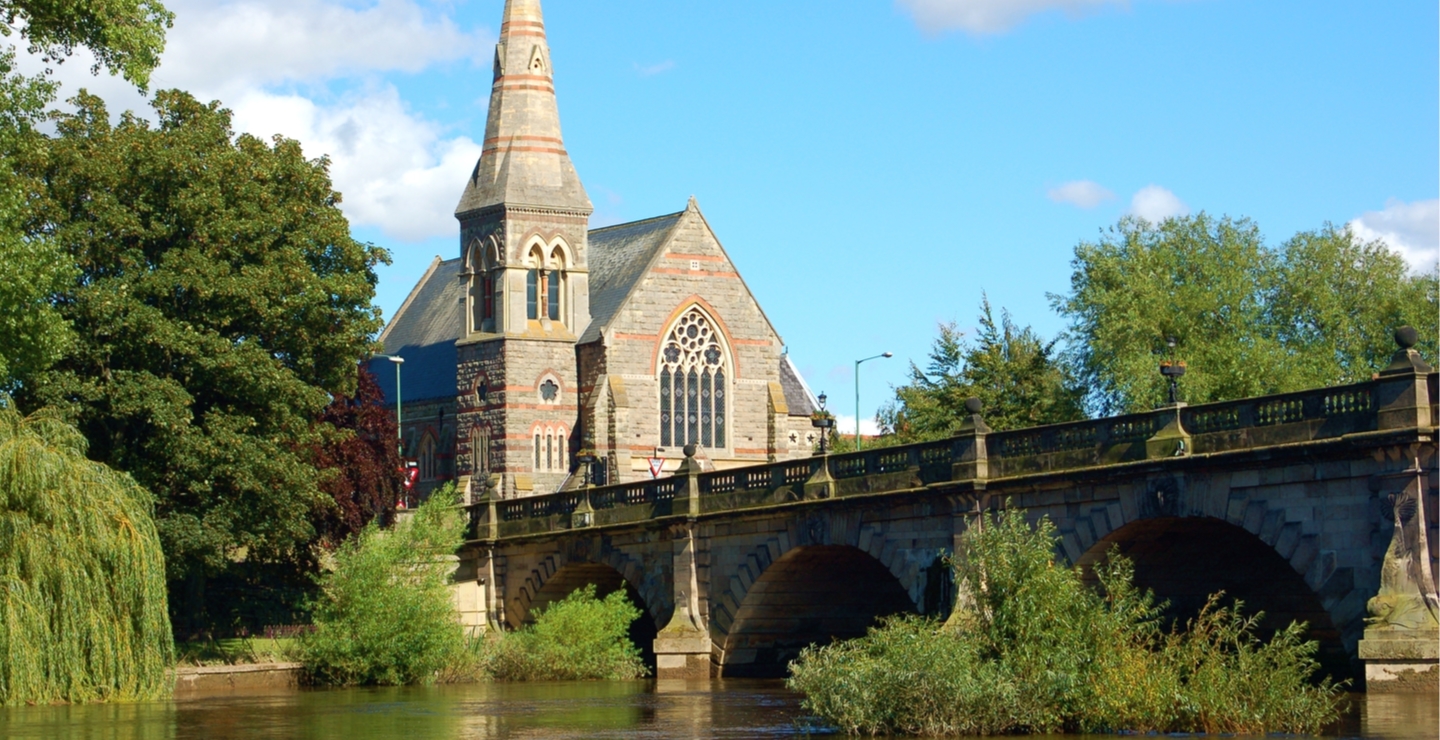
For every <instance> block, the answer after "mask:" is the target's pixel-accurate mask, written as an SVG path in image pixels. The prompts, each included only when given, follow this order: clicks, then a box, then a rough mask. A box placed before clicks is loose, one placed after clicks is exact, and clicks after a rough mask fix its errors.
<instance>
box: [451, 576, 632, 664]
mask: <svg viewBox="0 0 1440 740" xmlns="http://www.w3.org/2000/svg"><path fill="white" fill-rule="evenodd" d="M639 617H640V609H638V608H637V607H636V606H635V605H634V604H631V603H630V600H629V599H628V598H626V596H625V592H624V591H615V592H613V593H611V594H610V595H609V596H606V597H605V598H603V599H600V598H597V597H596V596H595V586H594V584H591V585H587V586H585V587H584V588H581V589H579V590H576V591H574V592H572V593H571V594H570V595H569V596H566V597H565V598H564V599H561V600H560V601H557V602H555V603H553V604H551V605H550V606H549V607H548V608H545V609H542V610H541V611H540V612H539V613H538V614H536V616H535V622H534V623H532V624H528V625H525V626H524V627H522V628H520V629H519V630H517V631H515V632H510V633H502V634H498V635H496V636H492V637H489V638H487V639H485V640H484V641H483V642H482V643H481V645H480V646H479V651H480V652H479V655H480V665H481V666H482V670H483V671H484V673H486V674H488V675H489V676H491V677H493V678H496V679H499V680H503V681H576V680H587V679H609V680H625V679H631V678H639V677H641V676H644V675H646V674H647V673H648V671H647V670H646V668H645V664H644V663H643V662H642V661H641V659H640V651H639V650H638V649H637V648H636V647H635V644H634V643H633V642H631V641H630V638H629V634H628V633H629V629H630V623H631V622H634V621H635V620H636V619H637V618H639Z"/></svg>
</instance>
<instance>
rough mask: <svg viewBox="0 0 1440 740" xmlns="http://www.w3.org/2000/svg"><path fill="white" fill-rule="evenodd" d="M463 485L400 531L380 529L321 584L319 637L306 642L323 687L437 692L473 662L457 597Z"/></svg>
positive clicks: (429, 503)
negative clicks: (452, 671) (407, 687)
mask: <svg viewBox="0 0 1440 740" xmlns="http://www.w3.org/2000/svg"><path fill="white" fill-rule="evenodd" d="M455 501H456V496H455V487H454V485H453V484H451V485H447V486H446V487H445V488H442V489H440V490H439V491H436V492H435V493H434V494H433V495H431V496H430V498H429V499H427V500H426V501H425V503H423V504H421V505H420V506H419V507H418V508H417V509H415V512H414V514H413V515H412V516H410V517H407V518H406V519H404V520H402V521H400V522H398V523H397V524H396V525H395V526H394V527H392V528H390V529H381V528H380V527H379V525H378V524H377V523H376V522H371V523H370V524H368V525H366V526H365V528H364V529H362V530H361V531H360V533H359V535H358V536H356V537H354V538H352V539H350V540H348V541H346V542H345V543H344V544H343V545H341V547H340V549H339V550H338V551H336V553H335V570H334V571H333V572H331V573H328V574H325V575H324V576H322V577H321V579H320V587H321V596H320V599H319V601H318V603H317V604H316V607H315V628H316V629H315V632H313V633H311V634H309V635H306V636H304V638H303V639H302V640H301V643H300V652H301V660H302V661H303V662H304V663H305V667H306V669H307V670H308V671H309V672H310V674H311V676H313V677H314V678H315V679H316V680H317V681H319V682H320V683H324V684H332V685H338V686H352V685H356V684H382V685H403V684H413V683H429V682H431V681H433V680H435V678H436V676H437V674H438V673H439V672H440V671H442V670H445V669H448V668H452V667H454V666H455V665H457V664H458V663H460V662H463V661H464V660H465V659H466V652H467V651H466V648H465V636H464V634H463V632H462V631H461V627H460V620H459V618H458V616H457V614H456V612H455V605H454V602H453V600H452V598H451V596H450V586H449V583H450V574H451V573H452V572H453V571H454V570H455V564H454V560H453V558H452V556H453V555H454V553H455V550H456V549H457V548H458V547H459V546H460V543H461V540H462V537H463V535H464V528H465V520H464V518H463V517H462V516H461V515H460V513H459V512H458V511H457V510H456V509H455Z"/></svg>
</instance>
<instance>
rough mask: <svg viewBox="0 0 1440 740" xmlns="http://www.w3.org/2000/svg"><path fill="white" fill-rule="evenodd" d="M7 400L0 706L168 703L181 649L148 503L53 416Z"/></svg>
mask: <svg viewBox="0 0 1440 740" xmlns="http://www.w3.org/2000/svg"><path fill="white" fill-rule="evenodd" d="M5 400H6V399H4V397H3V396H0V705H4V704H20V703H31V702H45V703H50V702H57V701H72V702H78V701H105V700H134V699H146V698H153V697H157V696H161V695H164V694H165V693H167V692H168V690H169V687H168V686H167V684H166V680H165V678H166V676H165V674H166V669H167V668H168V667H169V665H170V664H171V663H172V662H173V658H174V651H175V647H174V643H173V642H172V641H171V637H170V618H169V616H168V614H167V611H166V604H165V562H164V559H163V557H162V555H161V552H160V539H159V535H158V534H157V532H156V529H155V523H154V520H153V519H152V518H151V513H150V507H151V502H150V495H149V494H148V493H147V492H146V491H145V490H144V489H142V488H140V486H138V485H136V484H135V482H134V481H133V480H131V479H130V477H129V476H127V475H124V474H122V473H117V472H115V471H112V470H110V469H109V468H107V467H105V466H104V465H101V464H99V463H96V462H92V461H90V460H87V459H86V458H85V448H86V445H85V438H84V437H83V436H81V434H80V433H79V432H78V431H76V430H75V429H74V428H73V427H71V426H69V425H68V424H66V423H65V422H64V421H63V420H61V419H60V417H59V416H58V415H56V414H55V413H53V412H50V411H41V412H38V413H36V414H34V415H31V416H29V417H24V416H21V415H20V414H19V413H18V412H16V411H15V410H14V409H13V408H11V407H9V405H8V404H6V403H5Z"/></svg>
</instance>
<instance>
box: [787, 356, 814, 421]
mask: <svg viewBox="0 0 1440 740" xmlns="http://www.w3.org/2000/svg"><path fill="white" fill-rule="evenodd" d="M780 390H782V391H784V392H785V404H786V405H787V406H789V407H790V415H791V416H809V415H811V414H813V413H815V411H816V410H817V409H819V408H820V401H819V400H817V399H816V398H815V394H814V393H811V392H810V386H808V385H806V384H805V379H804V378H802V377H800V371H799V370H796V369H795V364H794V363H792V362H791V361H790V355H784V356H782V357H781V358H780Z"/></svg>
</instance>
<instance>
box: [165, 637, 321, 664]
mask: <svg viewBox="0 0 1440 740" xmlns="http://www.w3.org/2000/svg"><path fill="white" fill-rule="evenodd" d="M175 654H176V659H177V662H178V664H179V665H182V666H217V665H252V664H256V663H289V662H292V661H295V660H297V659H298V658H299V651H298V648H297V646H296V644H295V639H294V638H291V637H279V638H273V639H272V638H267V637H233V638H229V639H224V640H204V641H195V642H179V643H176V644H175Z"/></svg>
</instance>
